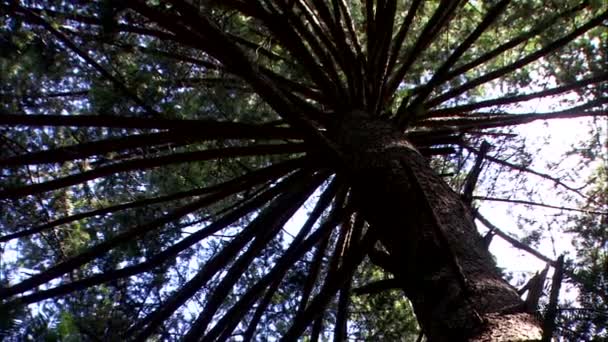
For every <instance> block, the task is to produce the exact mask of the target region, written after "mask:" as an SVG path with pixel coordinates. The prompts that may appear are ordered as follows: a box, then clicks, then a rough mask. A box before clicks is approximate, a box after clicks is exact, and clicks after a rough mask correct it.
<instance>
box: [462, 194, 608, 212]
mask: <svg viewBox="0 0 608 342" xmlns="http://www.w3.org/2000/svg"><path fill="white" fill-rule="evenodd" d="M473 199H477V200H482V201H493V202H506V203H515V204H525V205H533V206H537V207H544V208H550V209H557V210H568V211H578V212H581V213H587V214H596V215H608V212H605V211H595V210H586V209H578V208H568V207H561V206H557V205H550V204H545V203H538V202H532V201H525V200H519V199H509V198H495V197H485V196H473Z"/></svg>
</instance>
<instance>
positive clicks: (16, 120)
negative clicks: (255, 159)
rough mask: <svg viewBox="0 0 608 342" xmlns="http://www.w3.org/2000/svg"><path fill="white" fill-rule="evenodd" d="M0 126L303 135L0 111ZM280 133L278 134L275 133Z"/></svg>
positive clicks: (242, 126) (206, 123) (205, 123)
mask: <svg viewBox="0 0 608 342" xmlns="http://www.w3.org/2000/svg"><path fill="white" fill-rule="evenodd" d="M0 125H2V126H28V127H55V126H67V127H83V128H90V127H107V128H119V129H159V130H174V131H180V132H186V133H187V132H193V131H196V132H197V134H199V135H200V136H203V137H207V138H208V139H219V138H227V139H234V138H236V137H238V136H240V135H241V134H244V135H247V134H253V135H256V133H253V132H252V133H247V131H249V130H251V131H254V132H255V130H256V129H257V128H260V131H259V132H260V133H259V134H263V133H264V132H265V133H268V134H270V135H272V134H277V133H278V132H280V131H276V130H272V129H270V130H268V131H266V129H267V127H268V128H281V130H282V131H283V132H284V134H285V135H286V136H289V135H290V139H302V138H304V135H303V134H301V133H300V132H298V131H297V130H294V129H291V128H286V127H272V126H264V125H251V124H246V123H240V122H222V121H216V120H209V119H199V120H192V119H188V120H184V119H158V118H141V117H135V116H118V115H106V114H99V115H55V114H9V113H6V112H4V111H1V110H0ZM273 132H275V133H273ZM279 134H280V133H279Z"/></svg>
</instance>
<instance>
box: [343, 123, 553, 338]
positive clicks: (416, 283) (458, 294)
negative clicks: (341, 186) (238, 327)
mask: <svg viewBox="0 0 608 342" xmlns="http://www.w3.org/2000/svg"><path fill="white" fill-rule="evenodd" d="M338 132H339V138H338V139H337V143H338V145H339V146H340V148H341V152H342V153H343V154H344V157H345V159H346V167H345V170H344V171H345V173H347V174H348V176H349V177H350V178H351V181H352V183H351V184H353V193H354V196H355V200H357V201H358V202H357V203H358V205H359V206H360V210H362V212H363V213H364V215H365V217H366V219H367V220H368V222H369V223H370V224H371V226H372V229H378V230H379V236H380V239H379V240H380V244H381V245H382V247H383V248H385V249H386V251H387V252H388V253H389V254H390V260H391V262H392V266H391V272H393V273H394V275H395V277H397V278H399V279H400V280H402V283H404V284H405V285H404V287H403V291H404V292H405V294H406V295H407V296H408V298H409V299H410V300H411V301H412V303H413V306H414V310H415V312H416V315H417V317H418V319H419V322H420V323H421V325H422V329H423V331H424V333H425V335H426V336H427V337H428V338H429V339H430V340H431V341H458V340H467V341H520V340H530V339H540V337H541V335H542V331H541V328H540V327H541V324H540V322H539V321H538V320H537V319H536V318H535V316H534V315H533V314H532V313H527V312H525V311H524V306H523V302H522V300H521V299H520V298H519V296H518V294H517V292H516V290H515V289H514V288H513V287H512V286H510V285H509V284H508V283H507V282H506V281H504V280H503V279H502V278H501V276H500V274H499V272H498V270H497V268H496V266H495V264H494V261H493V259H492V256H491V254H490V253H489V252H488V251H487V250H486V248H485V247H484V244H483V241H482V237H481V236H480V235H479V234H478V232H477V230H476V228H475V225H474V223H473V218H472V216H471V213H470V210H469V208H467V207H466V206H465V205H464V204H463V202H462V201H461V199H460V196H459V195H458V194H456V193H455V192H454V191H452V190H451V189H450V188H449V187H448V185H447V184H446V183H445V182H444V181H443V180H442V179H441V178H439V177H438V176H437V175H435V173H434V172H433V171H432V170H431V168H430V167H429V166H428V163H427V160H426V159H425V158H424V157H423V156H422V155H420V153H418V151H416V149H415V148H414V147H413V146H412V145H411V144H410V143H409V142H408V141H406V140H405V139H404V135H403V134H402V133H400V132H399V131H398V130H397V129H395V128H394V126H393V125H391V124H390V123H388V122H385V121H380V120H374V119H370V118H368V116H367V115H366V114H365V113H363V112H354V113H350V114H348V115H346V116H345V118H344V120H343V121H342V123H341V124H340V128H339V129H338Z"/></svg>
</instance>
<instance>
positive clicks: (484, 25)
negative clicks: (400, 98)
mask: <svg viewBox="0 0 608 342" xmlns="http://www.w3.org/2000/svg"><path fill="white" fill-rule="evenodd" d="M510 2H511V0H501V1H500V2H498V3H497V4H496V5H494V6H493V7H492V8H490V9H489V10H488V12H487V13H486V15H485V16H484V17H483V19H482V21H481V22H480V23H479V24H478V25H477V27H475V29H474V30H473V32H471V33H470V34H469V35H468V36H467V37H466V38H465V39H464V40H463V41H462V42H461V43H460V44H459V45H458V47H456V49H454V51H453V52H452V54H451V55H450V56H449V57H448V58H447V59H446V60H445V62H443V64H441V66H440V67H439V68H438V69H437V71H436V72H435V74H434V75H433V77H432V78H431V80H430V81H429V82H427V83H426V84H425V85H424V86H423V87H422V89H421V90H420V91H418V93H417V96H416V97H415V98H414V100H413V101H412V103H411V104H409V105H408V107H407V108H408V110H405V111H403V112H402V113H397V116H400V115H407V113H411V112H412V108H415V107H416V106H419V105H422V104H423V103H424V101H425V100H426V99H427V97H428V96H429V95H430V94H431V93H432V92H433V90H434V88H435V87H436V86H437V85H439V84H441V83H443V82H444V81H445V78H446V76H447V73H448V71H449V70H450V69H451V68H452V67H453V66H454V64H456V63H457V62H458V60H459V59H460V57H462V55H463V54H464V53H465V52H466V51H467V50H468V49H469V48H470V47H471V46H472V45H473V43H474V42H475V41H476V40H477V39H478V38H479V36H481V35H482V34H483V33H484V32H485V31H486V30H487V29H488V27H490V25H492V24H493V23H494V22H496V20H497V19H498V17H500V15H501V14H502V13H503V12H504V11H505V10H506V8H507V6H508V5H509V3H510ZM402 120H405V118H403V119H401V118H399V117H397V121H398V122H400V121H402Z"/></svg>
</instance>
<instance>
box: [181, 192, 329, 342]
mask: <svg viewBox="0 0 608 342" xmlns="http://www.w3.org/2000/svg"><path fill="white" fill-rule="evenodd" d="M336 186H338V185H337V183H336V181H334V182H333V185H330V188H329V189H327V190H325V191H324V192H323V194H322V195H321V197H322V198H321V199H320V200H319V201H318V202H317V205H316V206H315V208H314V209H313V212H312V213H311V215H310V216H309V218H308V219H307V220H306V222H305V223H304V225H303V226H302V228H301V229H300V231H299V232H298V234H297V236H296V237H295V238H294V240H293V241H292V242H291V245H290V246H289V248H288V249H287V251H285V253H284V255H283V256H282V257H281V259H279V260H278V261H277V262H276V264H275V266H274V267H273V268H272V270H271V271H270V272H268V273H267V274H266V275H265V276H264V277H263V278H262V279H261V280H260V281H258V282H257V283H256V284H255V285H253V286H252V287H251V288H250V289H249V290H248V291H247V293H246V294H244V295H243V296H242V297H241V299H240V300H239V302H237V303H236V304H235V305H234V306H233V307H232V308H231V309H230V311H229V312H228V313H226V314H224V315H223V317H222V318H221V319H220V320H219V321H218V322H217V323H216V325H215V328H221V329H227V328H228V327H229V325H230V326H232V327H234V325H236V324H238V322H239V320H240V318H241V317H242V314H243V312H246V311H248V310H247V308H248V307H249V306H250V305H251V304H253V302H254V301H255V299H256V298H257V296H258V294H259V293H260V292H261V291H262V290H264V289H265V288H266V287H267V286H268V285H270V284H271V283H272V282H273V281H274V280H277V279H282V278H283V276H284V275H285V273H286V272H287V270H288V269H289V267H291V266H292V265H293V263H294V262H295V261H297V260H298V259H299V258H300V257H301V256H302V255H303V254H304V253H306V252H307V251H308V250H309V249H310V248H312V247H313V246H314V245H315V244H316V243H317V242H318V241H319V239H320V238H321V237H322V236H323V235H324V234H325V233H328V232H330V231H331V229H332V228H333V227H334V226H335V225H336V223H333V222H332V220H331V219H330V220H328V221H329V222H330V223H329V224H327V226H329V227H330V228H327V226H322V227H323V231H322V232H321V233H319V234H316V235H315V238H314V239H312V237H311V240H308V241H307V242H306V243H304V242H303V241H304V239H305V238H306V236H307V235H308V233H309V232H310V230H311V229H312V227H313V225H314V224H315V222H316V221H317V220H318V218H319V217H320V216H321V214H322V213H323V212H324V211H325V209H326V208H327V207H328V206H329V204H330V202H331V200H332V198H333V196H334V195H335V194H336V190H337V189H336ZM334 215H336V213H334ZM334 220H335V218H334ZM280 228H282V227H278V229H280ZM319 230H321V229H319ZM276 233H278V230H277V232H276ZM264 234H266V233H264ZM267 239H268V238H267ZM260 240H261V239H260ZM312 240H314V241H312ZM256 241H258V238H256V240H255V241H254V242H253V243H252V247H254V245H255V244H256ZM268 241H269V240H268ZM268 241H265V242H264V241H263V244H262V248H263V246H265V245H266V243H267V242H268ZM248 251H249V250H248ZM255 256H256V255H248V254H247V252H245V253H243V254H242V255H241V256H240V257H239V258H238V259H237V260H236V261H235V263H234V264H233V266H232V267H231V268H230V270H229V271H228V272H227V273H226V275H225V276H224V277H223V278H222V281H221V282H220V283H219V284H218V285H217V286H216V289H215V291H214V292H213V293H212V294H210V295H209V296H207V300H206V304H205V307H204V308H203V311H202V312H201V314H200V315H199V317H198V318H197V319H196V320H195V322H194V323H193V324H192V325H191V326H190V330H189V331H188V333H187V335H186V336H185V337H184V341H198V340H200V338H201V336H202V335H203V334H204V333H205V331H206V330H207V326H208V325H209V323H210V322H211V320H212V318H213V316H214V315H215V313H216V312H217V310H218V309H219V307H220V305H221V304H222V303H223V301H224V299H225V297H226V296H227V295H228V291H230V289H232V287H233V286H234V284H235V283H236V281H237V280H238V278H240V276H241V275H242V274H243V273H244V272H245V270H246V267H248V265H249V263H250V262H251V261H253V258H255ZM247 258H249V260H247ZM247 261H249V263H247ZM230 313H232V317H230ZM215 328H214V329H212V330H211V331H210V332H209V333H208V334H207V335H205V338H204V339H203V340H205V341H214V339H215V338H216V337H217V336H214V335H217V334H219V333H220V332H221V330H219V329H215ZM214 330H215V332H214ZM212 333H213V334H212Z"/></svg>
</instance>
